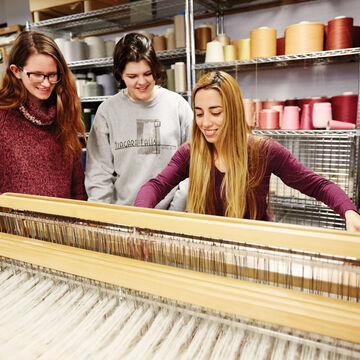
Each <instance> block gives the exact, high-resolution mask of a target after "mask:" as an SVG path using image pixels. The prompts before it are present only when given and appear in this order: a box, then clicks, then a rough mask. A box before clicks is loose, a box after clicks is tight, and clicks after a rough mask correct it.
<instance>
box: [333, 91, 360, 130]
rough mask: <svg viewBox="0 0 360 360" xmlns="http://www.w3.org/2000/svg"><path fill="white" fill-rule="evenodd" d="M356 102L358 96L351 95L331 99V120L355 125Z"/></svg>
mask: <svg viewBox="0 0 360 360" xmlns="http://www.w3.org/2000/svg"><path fill="white" fill-rule="evenodd" d="M358 100H359V96H358V95H357V94H353V93H343V94H342V95H337V96H333V97H332V98H331V105H332V114H333V119H334V120H339V121H344V122H348V123H352V124H356V123H357V111H358Z"/></svg>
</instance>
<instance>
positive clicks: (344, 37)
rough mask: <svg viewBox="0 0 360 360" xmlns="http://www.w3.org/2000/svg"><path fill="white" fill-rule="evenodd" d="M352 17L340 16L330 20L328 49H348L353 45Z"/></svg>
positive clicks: (327, 37) (327, 39) (327, 38)
mask: <svg viewBox="0 0 360 360" xmlns="http://www.w3.org/2000/svg"><path fill="white" fill-rule="evenodd" d="M353 24H354V19H353V18H352V17H346V16H338V17H336V18H335V19H332V20H330V21H329V22H328V30H327V36H326V50H336V49H347V48H351V47H352V46H353V40H352V28H353Z"/></svg>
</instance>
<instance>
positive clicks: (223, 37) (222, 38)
mask: <svg viewBox="0 0 360 360" xmlns="http://www.w3.org/2000/svg"><path fill="white" fill-rule="evenodd" d="M215 40H217V41H219V42H220V43H221V44H222V46H225V45H230V37H229V36H227V35H226V34H217V36H216V37H215Z"/></svg>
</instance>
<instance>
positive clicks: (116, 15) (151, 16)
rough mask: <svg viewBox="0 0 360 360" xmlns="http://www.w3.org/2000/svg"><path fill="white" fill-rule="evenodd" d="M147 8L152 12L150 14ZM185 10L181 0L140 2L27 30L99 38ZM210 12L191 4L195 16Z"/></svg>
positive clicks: (49, 22)
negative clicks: (100, 35) (99, 35)
mask: <svg viewBox="0 0 360 360" xmlns="http://www.w3.org/2000/svg"><path fill="white" fill-rule="evenodd" d="M149 7H151V10H150V11H149ZM184 10H185V1H184V0H171V1H169V0H141V1H135V2H134V1H133V2H129V3H127V4H122V5H116V6H110V7H107V8H104V9H100V10H93V11H89V12H84V13H79V14H73V15H68V16H62V17H58V18H53V19H49V20H43V21H39V22H35V23H30V24H29V25H28V26H29V29H30V30H34V31H45V32H50V33H71V34H72V35H73V36H75V37H77V36H89V35H95V34H96V35H98V34H102V33H106V32H116V31H117V32H119V31H122V30H124V31H125V30H127V29H129V28H133V27H141V26H149V25H156V24H159V23H163V22H166V21H171V22H172V21H173V17H174V16H175V15H177V14H178V13H179V12H183V11H184ZM207 13H209V10H208V9H207V8H206V7H204V6H203V5H202V4H200V3H198V2H194V15H196V16H198V15H204V14H207Z"/></svg>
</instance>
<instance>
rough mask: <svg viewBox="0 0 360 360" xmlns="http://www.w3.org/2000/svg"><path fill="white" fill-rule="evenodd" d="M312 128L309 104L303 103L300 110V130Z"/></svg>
mask: <svg viewBox="0 0 360 360" xmlns="http://www.w3.org/2000/svg"><path fill="white" fill-rule="evenodd" d="M312 129H314V127H313V123H312V116H311V108H310V104H304V106H303V108H302V111H301V120H300V130H312Z"/></svg>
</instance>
